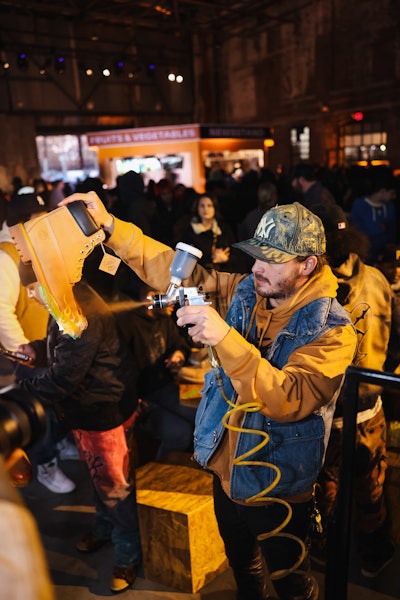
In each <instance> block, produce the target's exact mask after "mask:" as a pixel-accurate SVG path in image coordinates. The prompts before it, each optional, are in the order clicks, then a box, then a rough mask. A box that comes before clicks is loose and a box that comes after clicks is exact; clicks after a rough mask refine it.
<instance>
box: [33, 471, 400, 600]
mask: <svg viewBox="0 0 400 600" xmlns="http://www.w3.org/2000/svg"><path fill="white" fill-rule="evenodd" d="M62 467H63V469H64V471H65V472H66V474H67V475H68V476H69V477H71V479H73V480H74V481H75V482H76V483H77V489H76V490H75V491H74V492H72V493H71V494H67V495H60V494H53V493H51V492H49V491H48V490H47V489H46V488H45V487H43V486H42V485H41V484H40V483H38V482H37V481H36V480H34V481H32V483H31V484H30V485H29V486H28V487H26V488H25V489H23V490H22V495H23V497H24V499H25V502H26V504H27V506H28V507H29V508H30V510H31V511H32V513H33V515H34V516H35V518H36V520H37V523H38V526H39V530H40V533H41V537H42V541H43V545H44V548H45V550H46V555H47V560H48V565H49V568H50V572H51V576H52V580H53V582H54V586H55V591H56V599H57V600H93V599H94V598H96V599H100V598H109V597H110V596H114V594H112V593H111V592H110V590H109V589H108V581H109V578H110V574H111V569H112V565H113V549H112V547H111V545H109V546H104V547H103V548H101V549H100V550H98V551H97V552H96V553H93V554H82V553H79V552H78V551H77V550H75V543H76V541H77V540H78V539H79V537H80V536H81V535H82V533H84V532H85V531H87V530H88V529H89V528H90V523H91V516H92V513H93V506H92V503H91V488H90V485H89V482H88V481H87V478H86V474H85V471H84V469H83V465H82V464H81V463H80V462H79V461H64V462H63V463H62ZM351 561H352V562H351V568H350V583H349V587H348V600H394V599H395V598H400V578H399V577H398V573H399V570H400V551H399V548H398V549H397V553H396V559H395V560H394V561H393V562H392V563H391V564H390V565H388V566H387V567H386V569H385V570H384V571H383V572H382V573H381V575H380V576H379V577H378V578H376V579H375V580H368V579H366V578H364V577H363V576H362V575H361V574H360V573H359V570H358V568H357V559H356V557H351ZM314 574H315V576H316V578H317V580H318V581H319V584H320V599H321V600H323V598H324V573H323V572H322V571H314ZM121 598H124V600H138V599H139V598H140V600H161V599H165V600H168V599H169V600H189V599H204V600H205V599H207V600H217V599H219V600H235V598H236V591H235V583H234V580H233V576H232V573H231V571H230V570H229V569H228V570H227V571H225V572H224V573H222V574H221V575H220V576H218V577H217V578H216V579H214V580H213V581H212V582H211V583H209V584H208V585H206V586H205V587H203V588H202V589H201V590H199V591H198V592H197V593H195V594H188V593H183V592H180V591H178V590H174V589H171V588H167V587H165V586H163V585H161V584H158V583H157V582H154V581H149V580H146V579H144V577H143V572H139V577H138V578H137V580H136V582H135V585H134V588H132V589H130V590H128V591H126V592H124V593H123V594H121ZM337 600H344V599H343V598H340V599H339V598H338V599H337Z"/></svg>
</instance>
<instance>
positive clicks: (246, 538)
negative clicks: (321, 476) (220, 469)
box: [214, 467, 313, 600]
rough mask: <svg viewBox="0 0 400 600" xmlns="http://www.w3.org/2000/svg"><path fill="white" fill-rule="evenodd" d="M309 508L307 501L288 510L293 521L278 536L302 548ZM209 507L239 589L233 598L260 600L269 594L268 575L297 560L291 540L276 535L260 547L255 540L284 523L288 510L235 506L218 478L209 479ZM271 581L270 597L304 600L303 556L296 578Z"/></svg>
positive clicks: (307, 584) (306, 573) (307, 585)
mask: <svg viewBox="0 0 400 600" xmlns="http://www.w3.org/2000/svg"><path fill="white" fill-rule="evenodd" d="M242 468H246V467H242ZM312 506H313V502H312V500H310V501H309V502H304V503H300V504H291V507H292V510H293V514H292V518H291V520H290V522H289V523H288V524H287V525H286V527H285V528H284V530H283V532H285V533H290V534H292V535H295V536H296V537H298V538H300V539H301V540H302V541H303V542H304V544H305V546H306V547H307V546H308V536H309V531H310V521H311V514H312ZM214 507H215V514H216V517H217V521H218V527H219V530H220V533H221V536H222V539H223V540H224V543H225V550H226V555H227V557H228V560H229V564H230V566H231V568H232V570H233V574H234V576H235V580H236V584H237V587H238V598H240V600H242V599H243V600H265V598H268V597H269V596H268V594H271V592H272V590H271V577H270V575H269V573H271V574H273V573H274V572H276V571H280V570H282V569H290V568H291V567H292V566H293V565H294V564H295V563H296V562H297V560H298V559H299V557H300V554H301V546H300V545H299V543H298V542H297V541H295V540H293V539H290V538H287V537H280V536H279V535H275V536H272V537H271V538H269V539H265V540H262V541H258V539H257V536H259V535H261V534H264V533H267V532H270V531H273V530H274V529H275V528H276V527H277V526H279V525H280V524H281V523H282V522H283V521H284V520H285V518H286V516H287V508H286V507H285V506H283V505H282V504H278V503H276V502H271V503H269V504H267V505H266V506H247V505H242V504H237V503H236V502H233V501H232V500H231V499H230V498H228V496H227V495H226V494H225V492H224V491H223V489H222V487H221V484H220V481H219V478H218V477H214ZM263 559H264V560H263ZM264 561H265V564H264ZM265 566H266V568H265ZM273 580H274V581H273V586H274V588H275V591H276V593H277V595H278V597H279V598H281V599H282V600H294V599H295V600H307V599H308V598H309V597H310V593H311V591H312V580H311V579H310V564H309V559H308V556H306V557H305V558H304V560H303V562H302V564H301V565H300V566H299V567H298V568H297V569H296V571H295V572H293V573H290V574H287V575H285V576H284V577H282V578H277V579H275V578H274V577H273Z"/></svg>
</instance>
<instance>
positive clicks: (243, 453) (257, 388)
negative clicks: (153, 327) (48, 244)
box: [62, 192, 356, 600]
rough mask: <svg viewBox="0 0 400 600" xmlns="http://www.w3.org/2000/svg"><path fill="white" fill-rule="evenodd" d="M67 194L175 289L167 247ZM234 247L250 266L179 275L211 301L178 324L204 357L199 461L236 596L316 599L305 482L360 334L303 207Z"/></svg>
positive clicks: (118, 245)
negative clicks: (208, 365) (209, 476)
mask: <svg viewBox="0 0 400 600" xmlns="http://www.w3.org/2000/svg"><path fill="white" fill-rule="evenodd" d="M75 200H83V201H84V202H85V204H86V206H87V208H88V210H89V212H90V213H91V215H92V217H93V218H94V220H95V221H96V223H97V225H98V226H101V227H103V228H104V229H105V231H106V232H107V233H108V234H109V236H110V237H109V239H108V241H107V244H108V245H109V246H110V247H111V248H113V250H114V251H115V252H116V253H117V254H118V255H119V256H120V257H121V258H122V259H123V260H124V261H125V262H126V263H127V264H128V265H129V266H130V267H131V268H132V269H133V270H134V271H135V272H136V274H137V275H138V276H139V277H140V278H141V279H143V280H144V281H146V283H148V284H149V285H150V286H152V287H153V288H156V289H161V290H167V289H168V288H169V285H170V271H169V268H170V265H171V262H172V261H173V258H174V256H175V254H174V251H173V250H172V249H171V248H169V247H168V246H165V245H164V244H161V243H159V242H157V241H155V240H153V239H152V238H150V237H148V236H145V235H144V234H143V232H142V231H141V230H140V229H139V228H138V227H136V226H135V225H133V224H132V223H125V222H122V221H120V220H118V219H114V217H113V216H112V215H111V214H110V213H108V212H107V210H106V208H105V207H104V206H103V205H102V203H101V201H100V199H99V198H98V197H97V195H96V194H95V193H94V192H89V193H88V194H73V195H72V196H70V197H69V198H67V199H65V200H63V202H62V204H66V203H68V202H73V201H75ZM237 246H238V247H239V248H241V249H242V250H243V251H244V252H246V253H248V254H250V256H252V257H253V258H254V259H255V262H254V266H253V268H252V273H251V274H250V275H239V274H232V273H221V272H215V271H210V272H208V271H206V270H205V269H203V268H201V267H200V266H199V265H196V266H195V268H194V270H193V273H192V274H191V275H190V276H189V277H188V278H187V279H185V280H184V283H186V284H187V285H190V286H197V287H198V286H201V288H202V291H203V292H204V293H207V294H209V295H210V298H211V299H212V305H210V304H207V303H199V304H190V303H189V305H185V306H181V308H179V309H178V311H177V323H178V325H179V326H182V327H183V326H188V333H189V335H191V336H192V338H193V340H194V341H195V342H202V343H204V344H206V345H207V346H209V347H210V348H211V354H212V366H213V368H212V369H211V370H210V371H209V373H208V374H207V375H206V378H205V384H204V389H203V397H202V401H201V403H200V405H199V407H198V410H197V419H196V429H195V441H194V445H195V452H194V457H195V459H196V460H197V461H198V462H199V463H200V464H201V465H203V466H204V467H205V468H207V469H208V470H210V471H212V472H213V473H214V474H215V477H214V501H215V511H216V516H217V520H218V524H219V528H220V532H221V535H222V537H223V539H224V542H225V547H226V553H227V556H228V559H229V562H230V565H231V567H232V569H233V573H234V576H235V579H236V582H237V587H238V600H264V599H265V598H268V597H272V596H271V595H270V594H271V591H272V585H271V580H272V581H273V587H274V588H275V592H276V594H277V596H278V597H279V598H281V599H282V600H311V599H317V598H318V585H317V582H316V580H315V579H314V578H313V577H312V576H311V574H310V567H309V561H308V556H307V543H308V535H309V531H310V528H311V526H312V522H313V515H314V497H313V489H314V484H315V481H316V479H317V476H318V473H319V471H320V469H321V465H322V462H323V458H324V452H325V448H326V444H327V440H328V437H329V432H330V426H331V421H332V415H333V411H334V405H335V399H336V397H337V395H338V393H339V390H340V386H341V383H342V380H343V375H344V372H345V370H346V368H347V366H348V365H350V364H351V361H352V359H353V355H354V353H355V349H356V334H355V331H354V329H353V326H352V324H351V322H350V319H349V318H348V316H347V315H346V313H345V312H344V311H343V309H342V308H341V307H340V305H339V304H338V302H337V301H336V298H335V297H336V288H337V283H336V279H335V277H334V276H333V274H332V272H331V270H330V268H329V267H328V266H327V264H326V260H325V234H324V230H323V227H322V223H321V221H320V219H319V218H318V217H316V216H315V215H313V214H312V213H311V212H310V211H309V210H307V209H306V208H305V207H303V206H301V205H300V204H298V203H294V204H289V205H284V206H276V207H274V208H272V209H271V210H269V211H268V212H267V213H266V214H265V215H264V216H263V218H262V219H261V221H260V223H259V225H258V227H257V229H256V231H255V234H254V237H253V238H251V239H250V240H246V241H243V242H240V243H238V244H237ZM332 398H333V400H332ZM227 413H228V414H227Z"/></svg>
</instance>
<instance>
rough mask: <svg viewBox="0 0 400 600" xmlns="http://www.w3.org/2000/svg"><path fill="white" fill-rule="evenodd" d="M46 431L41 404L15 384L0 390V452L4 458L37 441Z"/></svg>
mask: <svg viewBox="0 0 400 600" xmlns="http://www.w3.org/2000/svg"><path fill="white" fill-rule="evenodd" d="M45 431H46V417H45V411H44V408H43V406H42V404H41V403H40V402H39V401H38V400H37V399H36V398H35V397H34V396H32V394H30V393H29V392H27V391H25V390H22V389H20V388H19V387H18V386H16V385H10V386H7V387H5V388H2V389H1V390H0V454H2V455H3V456H5V457H6V458H7V457H8V456H9V455H10V454H11V453H12V452H13V451H14V450H16V449H17V448H26V447H27V446H29V445H30V444H33V443H35V442H36V441H38V440H39V439H40V438H41V437H42V436H43V435H44V433H45Z"/></svg>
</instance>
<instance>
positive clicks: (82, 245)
mask: <svg viewBox="0 0 400 600" xmlns="http://www.w3.org/2000/svg"><path fill="white" fill-rule="evenodd" d="M9 231H10V235H11V237H12V240H13V242H14V244H15V246H16V248H17V250H18V252H19V255H20V257H21V260H22V262H23V263H25V264H28V263H31V264H32V267H33V270H34V272H35V275H36V277H37V280H38V282H39V285H40V296H41V299H42V301H43V303H44V304H45V305H46V307H47V309H48V311H49V312H50V314H51V315H52V316H53V317H54V319H55V320H56V321H57V323H58V326H59V327H60V329H61V330H62V331H63V332H64V333H66V334H68V335H70V336H71V337H73V338H76V337H79V336H80V335H81V334H82V331H84V329H86V327H87V320H86V318H85V316H84V315H83V314H82V311H81V309H80V307H79V305H78V304H77V302H76V300H75V297H74V294H73V290H72V288H73V285H74V284H75V283H77V282H78V281H80V279H81V277H82V268H83V263H84V261H85V258H86V257H87V256H88V255H89V254H90V253H91V252H92V250H93V248H94V247H95V246H97V245H98V244H100V243H101V242H102V241H104V239H105V233H104V231H103V230H102V229H99V228H98V227H97V225H96V223H95V222H94V220H93V219H92V217H91V216H90V214H89V212H88V211H87V209H86V206H85V204H84V203H83V202H81V201H78V202H72V203H71V204H67V205H66V206H61V207H60V208H56V209H55V210H53V211H51V212H49V213H45V214H43V215H41V216H39V217H36V218H33V219H31V220H29V221H27V222H26V223H18V224H17V225H13V226H12V227H9Z"/></svg>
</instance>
